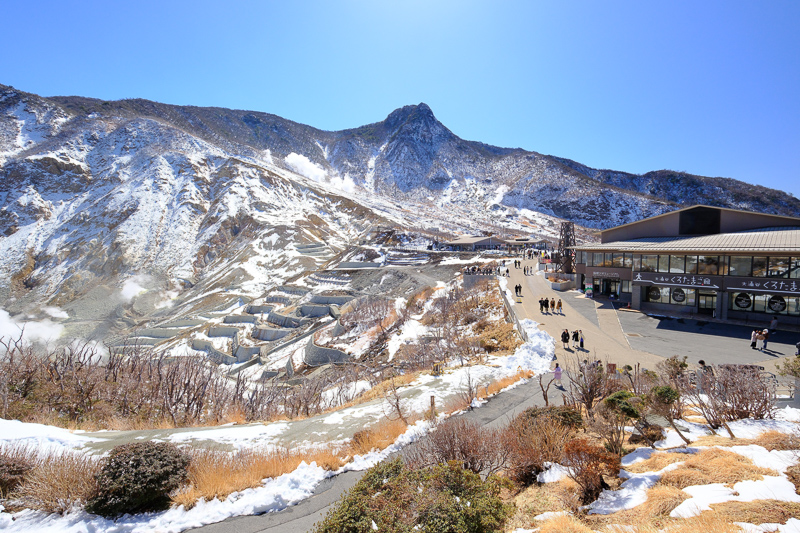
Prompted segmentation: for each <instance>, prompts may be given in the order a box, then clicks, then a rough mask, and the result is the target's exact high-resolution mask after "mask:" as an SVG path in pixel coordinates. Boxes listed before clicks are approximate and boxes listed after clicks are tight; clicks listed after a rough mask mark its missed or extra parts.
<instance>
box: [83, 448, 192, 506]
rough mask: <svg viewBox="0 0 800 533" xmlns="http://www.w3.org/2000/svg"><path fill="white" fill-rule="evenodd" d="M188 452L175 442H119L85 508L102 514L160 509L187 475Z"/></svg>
mask: <svg viewBox="0 0 800 533" xmlns="http://www.w3.org/2000/svg"><path fill="white" fill-rule="evenodd" d="M188 466H189V456H188V455H186V454H185V453H183V452H182V451H180V450H179V449H178V447H177V446H175V445H174V444H169V443H166V442H139V443H136V444H124V445H122V446H117V447H116V448H114V449H113V450H111V453H110V454H109V455H108V458H107V459H106V461H105V463H104V464H103V467H102V469H101V471H100V473H99V474H98V475H97V476H96V479H97V491H98V493H97V495H96V496H95V497H93V498H92V499H91V500H90V501H89V502H88V504H87V505H86V510H87V511H89V512H91V513H95V514H99V515H101V516H108V517H114V516H119V515H121V514H124V513H137V512H143V511H157V510H161V509H166V508H167V507H168V506H169V493H170V492H171V491H173V490H175V489H177V488H178V487H180V486H181V484H183V483H184V482H185V481H186V479H187V468H188Z"/></svg>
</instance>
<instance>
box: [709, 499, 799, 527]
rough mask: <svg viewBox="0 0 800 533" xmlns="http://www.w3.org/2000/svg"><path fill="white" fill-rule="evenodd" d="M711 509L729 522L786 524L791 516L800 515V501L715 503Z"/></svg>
mask: <svg viewBox="0 0 800 533" xmlns="http://www.w3.org/2000/svg"><path fill="white" fill-rule="evenodd" d="M711 509H713V510H714V512H715V513H717V514H718V515H719V516H721V517H723V518H725V520H727V521H728V522H747V523H749V524H767V523H770V524H777V523H780V524H785V523H786V522H787V521H788V520H789V519H790V518H797V517H798V516H800V503H796V502H782V501H778V500H753V501H750V502H724V503H715V504H712V505H711Z"/></svg>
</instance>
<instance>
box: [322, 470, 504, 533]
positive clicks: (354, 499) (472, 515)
mask: <svg viewBox="0 0 800 533" xmlns="http://www.w3.org/2000/svg"><path fill="white" fill-rule="evenodd" d="M500 489H501V482H500V480H499V479H498V478H495V477H490V478H489V479H488V480H487V481H483V480H481V477H480V476H479V475H478V474H475V473H473V472H470V471H469V470H464V469H462V468H461V466H460V465H459V464H457V463H455V462H452V463H449V464H447V465H437V466H434V467H432V468H425V469H420V470H412V469H410V468H408V467H407V466H405V465H404V464H403V462H402V460H401V459H399V458H398V459H395V460H394V461H390V462H384V463H380V464H378V465H377V466H375V467H373V468H371V469H369V470H368V471H367V472H366V474H365V475H364V477H363V478H361V480H360V481H359V482H358V483H357V484H356V485H355V486H354V487H353V488H352V489H351V490H350V492H348V493H347V494H346V495H345V496H344V497H343V498H342V499H341V500H340V501H339V503H338V504H337V505H336V506H335V507H334V508H333V509H331V511H329V512H328V514H327V516H326V517H325V519H324V520H323V521H322V522H321V523H320V524H317V526H316V530H315V531H316V532H317V533H342V532H345V531H348V532H362V531H363V532H364V533H370V532H372V531H373V530H374V529H375V528H376V527H377V530H378V531H383V532H388V533H401V532H402V533H406V532H407V533H413V532H417V531H423V532H429V533H471V532H475V533H478V532H485V533H490V532H494V531H503V526H504V524H505V521H506V520H507V519H508V518H509V517H510V516H511V514H512V512H513V507H512V506H509V505H506V504H504V503H503V501H502V500H501V499H500V498H499V492H500ZM373 524H374V526H373Z"/></svg>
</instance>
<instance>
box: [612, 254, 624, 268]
mask: <svg viewBox="0 0 800 533" xmlns="http://www.w3.org/2000/svg"><path fill="white" fill-rule="evenodd" d="M611 266H613V267H615V268H622V267H623V262H622V254H612V255H611Z"/></svg>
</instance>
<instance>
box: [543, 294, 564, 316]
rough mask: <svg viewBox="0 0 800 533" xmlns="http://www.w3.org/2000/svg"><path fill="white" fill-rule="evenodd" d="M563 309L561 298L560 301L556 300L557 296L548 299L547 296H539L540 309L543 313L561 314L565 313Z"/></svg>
mask: <svg viewBox="0 0 800 533" xmlns="http://www.w3.org/2000/svg"><path fill="white" fill-rule="evenodd" d="M563 309H564V308H563V304H562V303H561V298H559V299H558V302H556V299H555V298H550V299H549V300H548V299H547V296H542V297H541V298H539V311H540V312H542V313H553V314H555V313H558V314H559V315H563V314H564V310H563Z"/></svg>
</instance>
